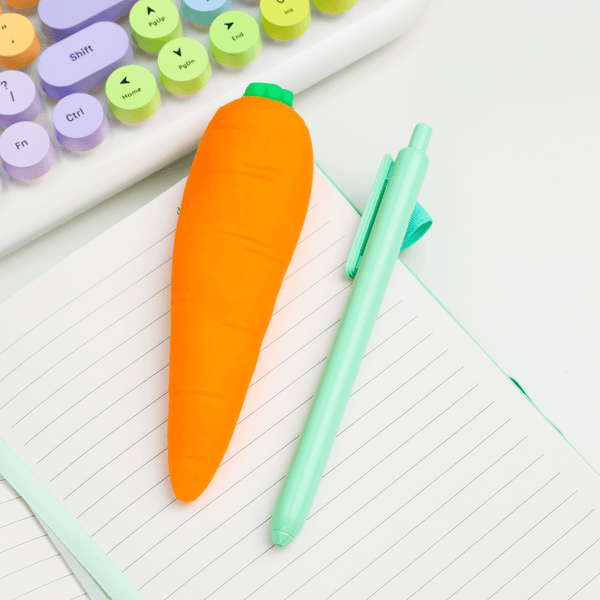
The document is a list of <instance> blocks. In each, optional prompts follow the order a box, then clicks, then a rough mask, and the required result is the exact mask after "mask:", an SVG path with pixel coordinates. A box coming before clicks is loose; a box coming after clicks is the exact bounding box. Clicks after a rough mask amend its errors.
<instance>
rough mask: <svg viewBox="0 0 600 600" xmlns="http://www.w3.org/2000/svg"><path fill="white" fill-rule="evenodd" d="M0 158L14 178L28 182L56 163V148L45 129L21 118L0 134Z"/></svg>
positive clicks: (43, 173)
mask: <svg viewBox="0 0 600 600" xmlns="http://www.w3.org/2000/svg"><path fill="white" fill-rule="evenodd" d="M0 160H1V161H2V166H3V167H4V168H5V169H6V172H7V173H8V174H9V175H10V176H11V177H14V178H15V179H21V180H23V181H28V180H30V179H37V178H38V177H41V176H42V175H45V174H46V173H47V172H48V171H49V170H50V169H51V168H52V166H53V165H54V163H55V162H56V149H55V148H54V144H53V143H52V140H51V139H50V136H49V135H48V132H47V131H46V130H45V129H44V128H43V127H42V126H41V125H38V124H37V123H31V122H29V121H23V122H21V123H15V124H14V125H11V126H10V127H9V128H8V129H7V130H6V131H5V132H4V133H3V134H2V135H0Z"/></svg>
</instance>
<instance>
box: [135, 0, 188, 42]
mask: <svg viewBox="0 0 600 600" xmlns="http://www.w3.org/2000/svg"><path fill="white" fill-rule="evenodd" d="M129 23H130V25H131V35H132V36H133V40H134V41H135V43H136V44H137V45H138V46H139V47H140V48H141V49H142V50H145V51H146V52H154V53H156V52H160V49H161V48H162V47H163V46H164V45H165V44H166V43H167V42H170V41H171V40H173V39H175V38H178V37H181V34H182V33H183V25H182V24H181V18H180V16H179V11H178V10H177V6H175V4H173V2H171V0H139V2H136V3H135V4H134V6H133V8H132V9H131V12H130V13H129Z"/></svg>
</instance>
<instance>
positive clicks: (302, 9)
mask: <svg viewBox="0 0 600 600" xmlns="http://www.w3.org/2000/svg"><path fill="white" fill-rule="evenodd" d="M260 24H261V26H262V28H263V30H264V31H265V33H266V34H267V35H268V36H270V37H272V38H273V39H276V40H293V39H295V38H297V37H300V36H301V35H302V34H303V33H304V32H305V31H306V30H307V29H308V27H309V25H310V3H309V2H308V0H260Z"/></svg>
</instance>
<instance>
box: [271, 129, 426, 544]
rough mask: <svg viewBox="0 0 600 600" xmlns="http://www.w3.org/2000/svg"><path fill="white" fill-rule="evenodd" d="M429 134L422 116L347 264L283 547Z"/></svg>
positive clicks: (333, 420)
mask: <svg viewBox="0 0 600 600" xmlns="http://www.w3.org/2000/svg"><path fill="white" fill-rule="evenodd" d="M430 137H431V127H429V125H425V124H423V123H421V124H419V125H417V126H416V127H415V129H414V131H413V134H412V137H411V139H410V143H409V144H408V148H404V150H402V151H401V152H400V153H399V154H398V157H397V159H396V161H395V162H392V160H391V157H388V161H389V162H388V163H387V170H384V173H383V176H385V179H386V180H388V181H387V186H385V192H384V193H383V197H382V199H381V200H380V199H379V198H376V199H375V201H373V198H372V199H371V200H370V201H369V206H367V210H365V215H364V216H363V218H362V221H361V225H360V227H359V231H358V234H357V237H356V239H355V240H354V244H353V246H352V250H351V252H350V257H349V260H348V264H347V265H346V274H347V275H348V276H349V277H354V275H356V281H355V282H354V284H353V286H352V290H351V293H350V297H349V298H348V303H347V304H346V309H345V310H344V315H343V316H342V320H341V323H340V325H339V328H338V330H337V333H336V336H335V340H334V342H333V346H332V348H331V352H330V353H329V357H328V359H327V362H326V363H325V369H324V371H323V374H322V376H321V380H320V382H319V385H318V387H317V391H316V393H315V397H314V400H313V403H312V405H311V408H310V412H309V414H308V417H307V419H306V423H305V424H304V429H303V430H302V434H301V436H300V439H299V441H298V445H297V446H296V451H295V453H294V458H293V459H292V464H291V465H290V469H289V471H288V474H287V476H286V478H285V480H284V482H283V487H282V489H281V492H280V494H279V498H278V500H277V504H276V506H275V512H274V513H273V519H272V537H273V542H274V543H275V544H277V545H278V546H287V545H288V544H290V543H291V542H292V540H294V538H295V537H296V536H297V535H298V533H300V530H301V529H302V527H303V525H304V523H305V521H306V518H307V517H308V513H309V511H310V508H311V506H312V503H313V500H314V498H315V495H316V493H317V488H318V487H319V482H320V481H321V477H322V476H323V471H324V470H325V465H326V463H327V459H328V457H329V453H330V452H331V447H332V445H333V441H334V440H335V436H336V435H337V432H338V429H339V426H340V422H341V420H342V416H343V414H344V410H345V409H346V405H347V404H348V398H349V397H350V392H351V391H352V387H353V386H354V382H355V381H356V376H357V374H358V369H359V367H360V363H361V361H362V358H363V356H364V354H365V350H366V347H367V343H368V341H369V338H370V337H371V332H372V331H373V326H374V324H375V319H376V318H377V315H378V314H379V309H380V308H381V303H382V301H383V297H384V295H385V290H386V288H387V286H388V283H389V280H390V278H391V276H392V270H393V269H394V265H395V263H396V260H397V257H398V254H399V253H400V249H401V247H402V242H403V240H404V236H405V235H406V231H407V229H408V224H409V221H410V217H411V215H412V213H413V210H414V208H415V205H416V203H417V197H418V195H419V191H420V189H421V185H422V183H423V179H424V177H425V173H426V171H427V166H428V165H429V159H428V158H427V155H426V154H425V151H426V150H427V145H428V143H429V139H430ZM385 165H386V163H385V160H384V163H383V165H382V168H383V167H384V166H385ZM381 175H382V173H381V171H380V174H379V176H378V178H381ZM381 185H382V186H384V185H385V180H384V181H383V182H381ZM379 200H380V202H379ZM378 204H379V206H378ZM371 225H372V227H371Z"/></svg>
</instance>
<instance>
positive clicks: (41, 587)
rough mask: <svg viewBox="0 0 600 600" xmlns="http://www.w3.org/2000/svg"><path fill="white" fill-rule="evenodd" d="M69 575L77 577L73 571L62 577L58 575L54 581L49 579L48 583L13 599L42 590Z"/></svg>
mask: <svg viewBox="0 0 600 600" xmlns="http://www.w3.org/2000/svg"><path fill="white" fill-rule="evenodd" d="M67 577H75V575H73V573H69V574H68V575H63V576H62V577H58V578H57V579H53V580H52V581H49V582H48V583H44V585H40V586H39V587H36V588H34V589H33V590H29V591H28V592H25V593H24V594H20V595H19V596H15V597H14V598H13V599H12V600H19V598H23V597H24V596H27V594H31V593H33V592H37V591H38V590H41V589H43V588H45V587H47V586H49V585H52V584H53V583H56V582H57V581H62V580H63V579H66V578H67Z"/></svg>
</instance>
